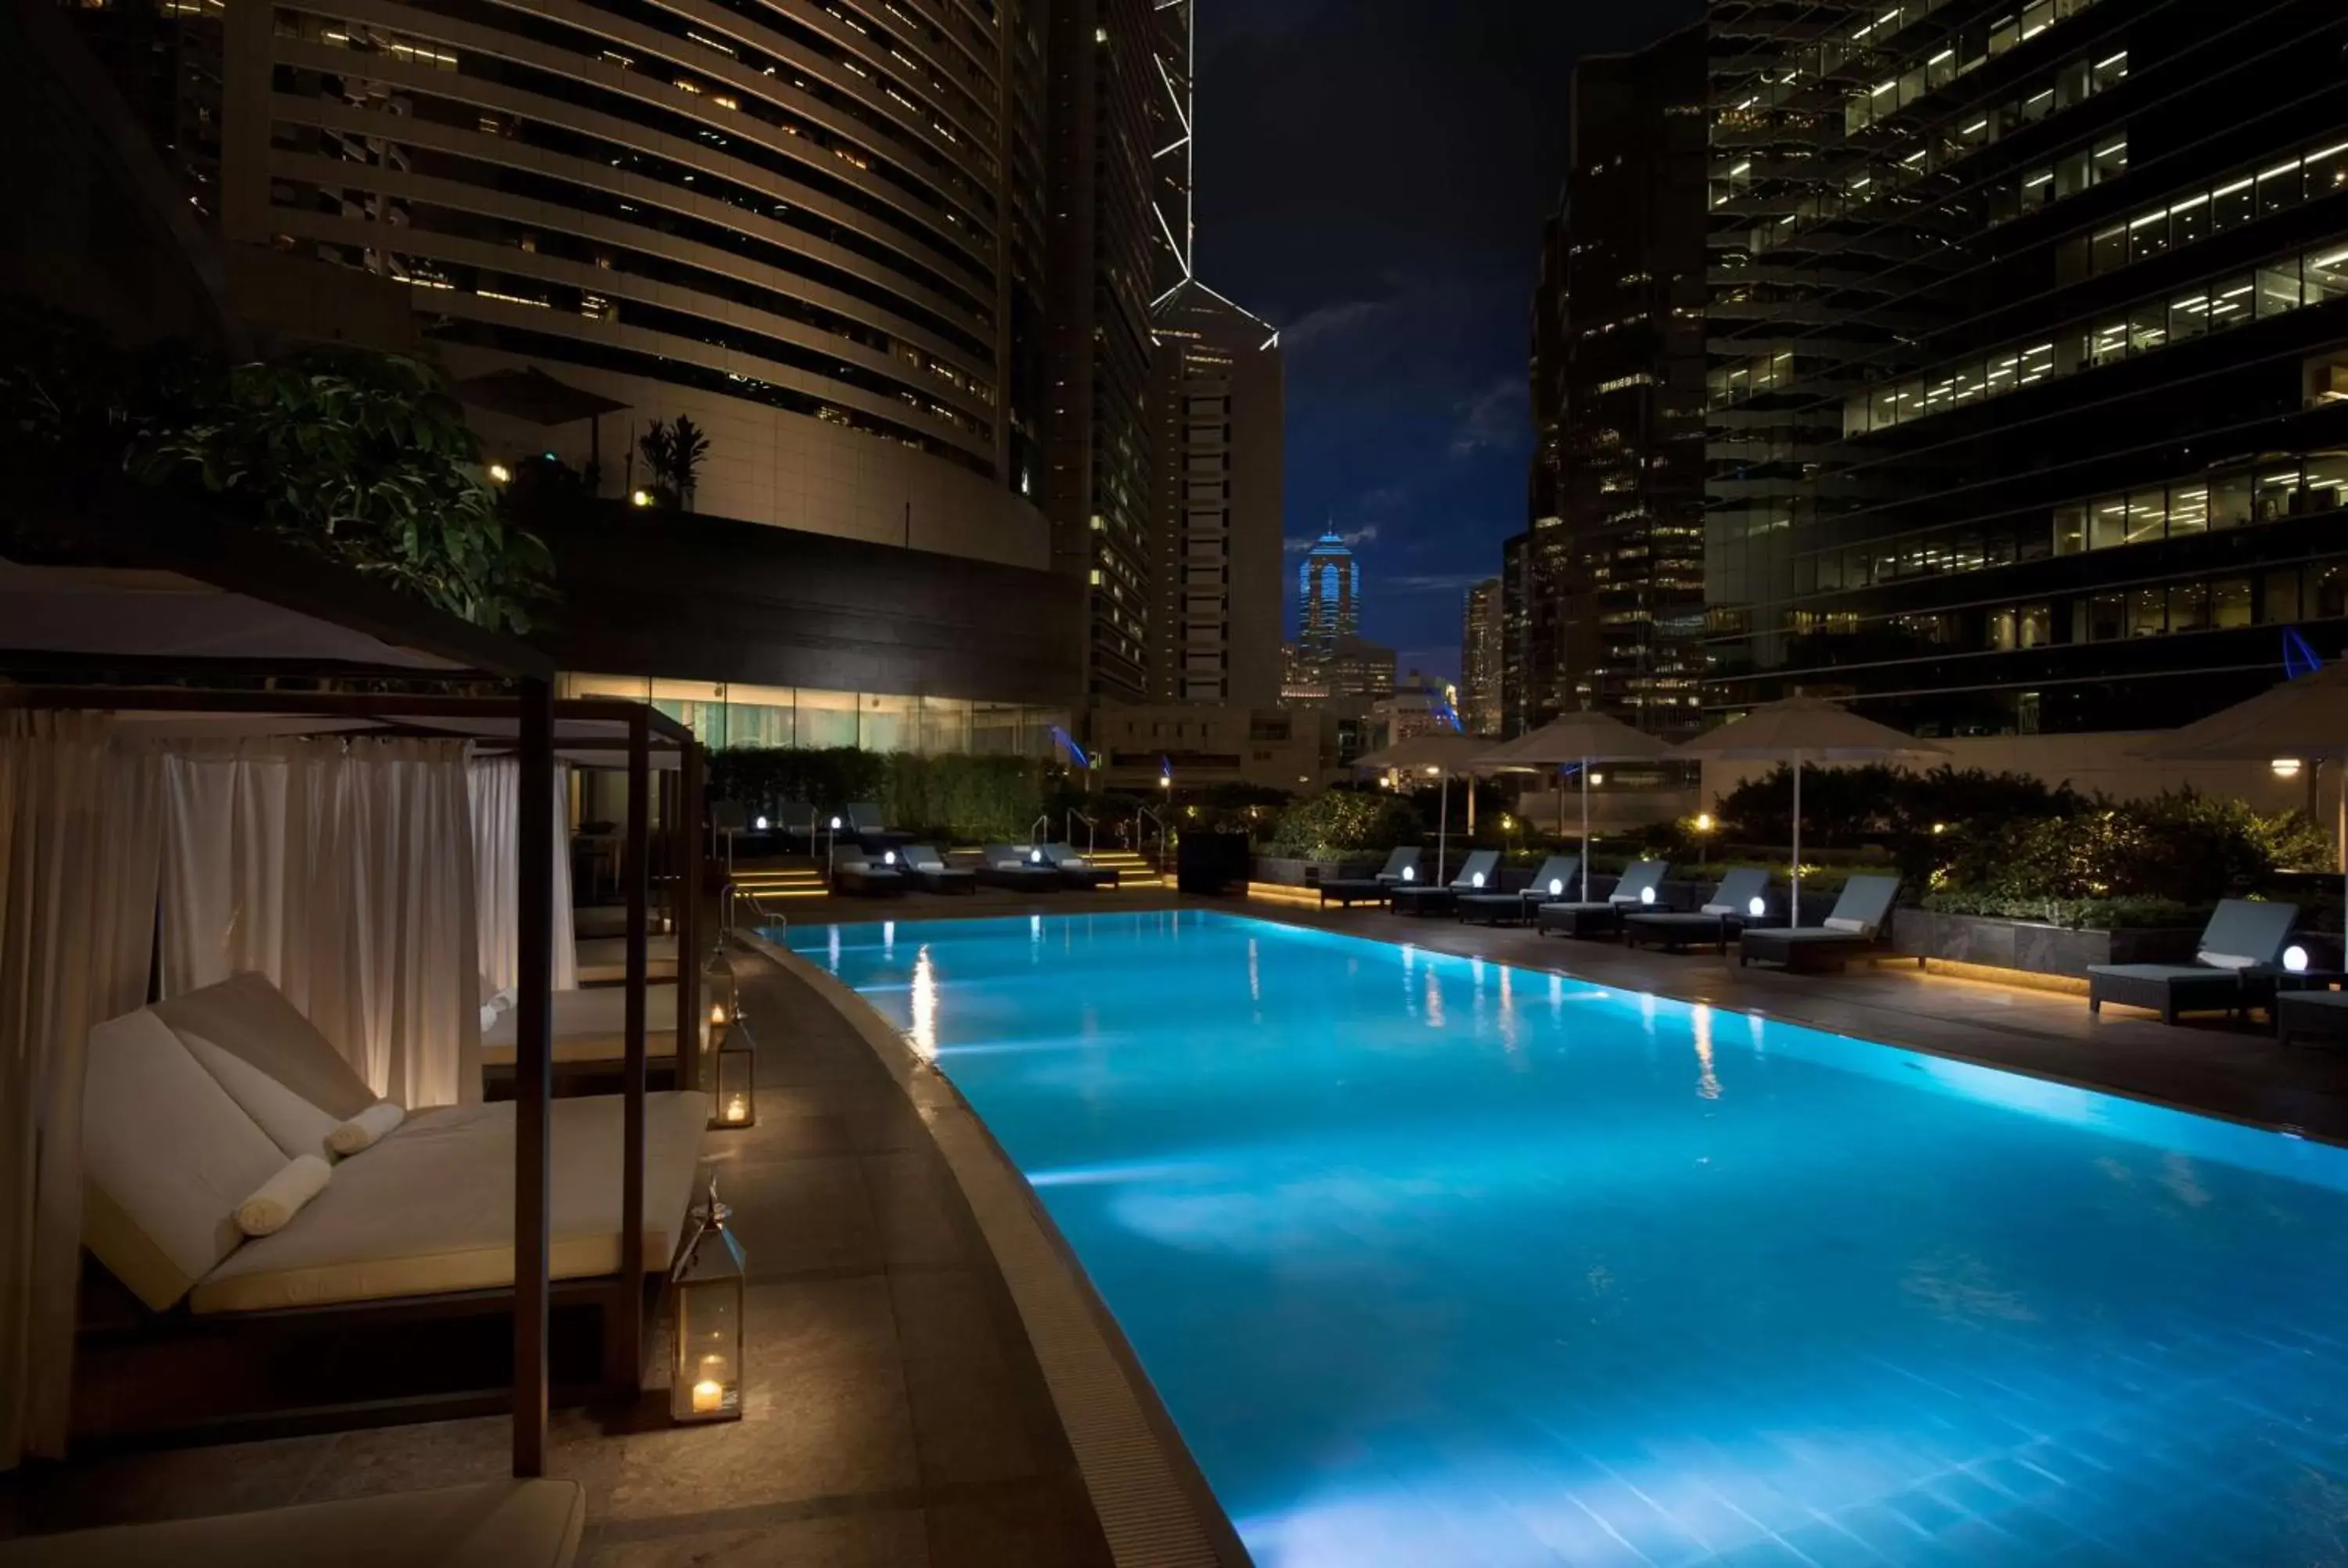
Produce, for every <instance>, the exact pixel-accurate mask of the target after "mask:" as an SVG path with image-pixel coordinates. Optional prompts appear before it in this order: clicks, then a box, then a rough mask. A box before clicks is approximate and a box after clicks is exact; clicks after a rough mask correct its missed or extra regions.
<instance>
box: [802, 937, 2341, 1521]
mask: <svg viewBox="0 0 2348 1568" xmlns="http://www.w3.org/2000/svg"><path fill="white" fill-rule="evenodd" d="M788 940H789V941H790V943H791V945H792V946H793V947H794V948H798V950H799V951H800V952H802V953H804V954H806V955H808V957H809V958H813V959H815V960H816V961H817V962H819V963H821V964H826V965H829V967H830V968H832V969H833V970H834V971H835V972H836V973H838V974H839V976H840V977H841V978H843V979H846V980H847V981H848V982H849V983H850V984H851V985H853V986H854V987H855V988H856V989H858V990H860V992H862V993H863V995H864V996H865V997H866V999H868V1000H870V1002H871V1003H872V1004H873V1005H874V1006H875V1007H877V1008H878V1009H880V1012H881V1013H882V1014H883V1015H884V1016H886V1017H887V1018H888V1019H890V1020H891V1022H893V1023H894V1024H896V1025H897V1026H898V1027H899V1028H901V1029H902V1030H906V1031H907V1033H908V1034H909V1036H910V1037H911V1039H912V1040H913V1041H914V1043H915V1045H916V1047H917V1048H918V1049H920V1050H923V1051H924V1052H928V1053H931V1054H933V1055H934V1056H935V1058H936V1060H937V1061H938V1062H939V1064H940V1065H941V1066H942V1068H943V1070H944V1071H946V1072H947V1073H948V1074H949V1075H950V1076H951V1077H952V1078H953V1081H954V1082H955V1084H956V1085H958V1086H959V1088H960V1089H961V1091H962V1092H963V1094H964V1095H965V1096H966V1097H967V1098H968V1099H969V1101H970V1102H971V1103H972V1105H973V1106H974V1107H975V1108H976V1110H977V1111H978V1112H979V1113H980V1114H981V1115H982V1116H983V1117H984V1118H985V1120H986V1122H987V1124H988V1125H989V1126H990V1127H991V1128H992V1129H993V1131H994V1134H995V1136H996V1137H997V1138H998V1139H999V1140H1000V1141H1001V1143H1003V1145H1004V1148H1005V1149H1006V1150H1007V1151H1009V1153H1010V1154H1011V1156H1012V1158H1013V1159H1014V1160H1015V1161H1016V1162H1017V1163H1018V1164H1019V1165H1020V1167H1021V1168H1022V1169H1023V1170H1024V1171H1025V1172H1026V1173H1027V1175H1028V1178H1029V1180H1031V1181H1032V1182H1033V1183H1034V1184H1035V1187H1036V1189H1037V1191H1038V1192H1039V1193H1040V1194H1041V1195H1042V1197H1043V1199H1044V1201H1045V1204H1046V1205H1047V1206H1048V1208H1049V1209H1050V1211H1051V1214H1052V1216H1053V1218H1054V1220H1055V1221H1056V1222H1057V1224H1058V1225H1059V1227H1060V1229H1061V1231H1062V1232H1063V1233H1064V1234H1065V1235H1066V1237H1067V1239H1068V1242H1069V1243H1070V1245H1073V1246H1074V1248H1075V1249H1076V1254H1077V1255H1078V1257H1079V1258H1081V1259H1082V1261H1083V1263H1084V1266H1085V1267H1086V1270H1087V1271H1088V1272H1089V1274H1090V1275H1091V1276H1092V1279H1093V1281H1094V1283H1095V1285H1096V1286H1097V1288H1098V1289H1099V1291H1100V1293H1101V1295H1102V1296H1103V1298H1104V1299H1105V1300H1106V1301H1107V1304H1108V1306H1109V1308H1110V1310H1111V1311H1112V1312H1114V1313H1115V1315H1116V1317H1117V1321H1118V1323H1119V1324H1120V1325H1121V1326H1122V1327H1123V1328H1124V1330H1125V1332H1126V1335H1127V1337H1128V1338H1129V1340H1130V1341H1131V1343H1132V1345H1133V1348H1134V1349H1135V1351H1136V1353H1137V1354H1138V1356H1139V1357H1140V1358H1141V1362H1142V1364H1143V1366H1144V1367H1145V1368H1147V1370H1148V1374H1149V1377H1150V1378H1151V1379H1152V1380H1153V1381H1154V1383H1155V1384H1156V1386H1157V1388H1158V1390H1159V1394H1160V1396H1161V1397H1162V1398H1163V1399H1164V1401H1165V1404H1166V1406H1167V1408H1168V1409H1169V1411H1170V1412H1171V1414H1172V1416H1173V1418H1174V1419H1175V1421H1176V1423H1177V1424H1178V1425H1179V1427H1180V1429H1181V1431H1182V1434H1183V1436H1184V1438H1185V1439H1186V1440H1188V1441H1189V1445H1190V1447H1191V1450H1192V1451H1193V1452H1194V1453H1195V1454H1196V1455H1197V1457H1198V1460H1199V1462H1200V1465H1201V1466H1202V1467H1203V1469H1204V1470H1205V1471H1206V1474H1207V1478H1208V1480H1209V1481H1210V1482H1211V1484H1212V1485H1213V1487H1214V1489H1215V1491H1216V1494H1217V1496H1218V1497H1219V1498H1220V1500H1221V1501H1222V1502H1223V1504H1224V1506H1225V1508H1226V1509H1227V1510H1228V1511H1229V1512H1230V1513H1231V1517H1232V1519H1233V1520H1234V1521H1235V1522H1236V1523H1237V1524H1238V1526H1239V1528H1240V1530H1241V1534H1242V1535H1243V1536H1244V1537H1245V1539H1246V1541H1247V1543H1248V1546H1249V1548H1250V1549H1251V1552H1252V1553H1253V1554H1254V1556H1255V1558H1256V1561H1257V1562H1258V1563H1260V1564H1262V1568H1385V1565H1388V1564H1394V1565H1408V1568H1471V1565H1473V1568H1482V1565H1494V1568H1515V1565H1518V1564H1534V1563H1541V1564H1548V1563H1574V1564H1608V1565H1611V1564H1616V1563H1712V1562H1726V1563H1739V1564H1743V1563H1780V1564H1783V1563H1801V1562H1809V1563H1820V1564H1843V1563H1885V1562H1889V1563H1949V1564H1958V1563H2129V1564H2136V1565H2143V1564H2171V1563H2179V1564H2181V1563H2258V1564H2269V1563H2271V1564H2306V1563H2348V1354H2343V1330H2342V1319H2343V1313H2348V1153H2343V1152H2342V1151H2339V1150H2335V1149H2332V1148H2328V1147H2325V1146H2322V1145H2318V1144H2313V1143H2304V1142H2301V1141H2298V1140H2293V1139H2289V1138H2284V1137H2281V1136H2277V1135H2274V1134H2271V1133H2265V1132H2256V1131H2253V1130H2250V1129H2246V1128H2241V1127H2237V1126H2233V1125H2230V1124H2227V1123H2222V1122H2209V1121H2205V1120H2202V1119H2200V1118H2197V1117H2192V1116H2186V1115H2182V1114H2178V1113H2176V1112H2167V1111H2162V1110H2159V1109H2157V1108H2153V1107H2149V1106H2145V1105H2140V1104H2137V1103H2134V1102H2127V1101H2122V1100H2115V1099H2111V1098H2108V1097H2106V1096H2102V1095H2096V1094H2090V1093H2085V1092H2083V1091H2076V1090H2071V1089H2065V1088H2062V1087H2058V1086H2055V1085H2050V1084H2047V1083H2044V1082H2040V1081H2035V1080H2031V1079H2025V1078H2019V1077H2015V1076H2013V1075H2010V1074H2005V1073H1999V1072H1993V1071H1985V1070H1982V1069H1977V1068H1972V1067H1967V1066H1963V1065H1961V1064H1957V1063H1952V1062H1948V1061H1941V1060H1938V1059H1935V1058H1931V1057H1924V1056H1918V1055H1914V1054H1911V1053H1909V1052H1905V1051H1900V1050H1893V1049H1891V1048H1889V1047H1886V1046H1880V1045H1874V1044H1870V1043H1867V1042H1863V1041H1858V1040H1846V1039H1841V1038H1838V1037H1836V1036H1831V1035H1825V1034H1820V1033H1817V1032H1815V1031H1812V1030H1803V1029H1798V1028H1795V1027H1792V1026H1789V1025H1786V1024H1781V1023H1768V1024H1766V1025H1765V1024H1763V1023H1761V1022H1758V1021H1756V1020H1753V1019H1750V1018H1748V1017H1746V1016H1745V1015H1742V1014H1737V1013H1730V1012H1721V1011H1713V1010H1710V1009H1704V1008H1700V1007H1691V1006H1687V1005H1684V1004H1682V1003H1678V1002H1673V1001H1668V1000H1663V999H1656V998H1653V997H1648V996H1643V995H1638V994H1635V993H1627V992H1621V991H1612V990H1607V989H1601V988H1598V987H1595V986H1591V985H1588V984H1586V983H1583V982H1580V981H1576V980H1571V979H1560V978H1558V977H1555V976H1551V975H1549V974H1545V973H1540V972H1535V971H1529V970H1521V969H1518V970H1512V969H1509V968H1503V967H1501V966H1499V965H1497V964H1490V963H1483V962H1478V961H1475V960H1470V959H1464V958H1447V957H1441V956H1436V955H1430V954H1427V953H1425V952H1418V951H1414V950H1412V949H1409V948H1397V947H1393V946H1389V945H1386V944H1383V943H1375V942H1365V941H1357V940H1354V939H1352V938H1344V937H1337V936H1330V935H1324V934H1321V933H1316V932H1307V931H1302V930H1297V929H1294V928H1291V927H1282V926H1277V925H1271V924H1267V923H1263V922H1259V921H1253V920H1245V919H1239V918H1233V917H1226V916H1221V915H1216V914H1207V913H1200V912H1197V911H1186V912H1181V913H1166V914H1128V915H1096V916H1084V917H1073V918H1059V919H1041V920H1033V921H1031V920H1030V919H1028V918H1026V917H1017V918H1014V919H1007V920H1004V919H997V920H973V921H953V922H942V923H941V922H924V923H920V924H911V923H908V924H901V925H897V926H894V927H883V926H877V925H875V926H850V927H829V928H827V927H808V928H801V929H795V930H793V931H792V932H791V933H790V934H789V938H788ZM1821 983H1827V984H1831V983H1832V982H1831V981H1826V982H1821ZM2098 1049H2119V1048H2117V1047H2108V1048H2098ZM2213 1049H2218V1047H2214V1046H2213Z"/></svg>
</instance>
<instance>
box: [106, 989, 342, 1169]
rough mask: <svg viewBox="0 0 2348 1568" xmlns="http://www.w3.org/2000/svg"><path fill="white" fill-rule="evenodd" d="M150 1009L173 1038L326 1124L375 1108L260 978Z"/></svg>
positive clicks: (336, 1054)
mask: <svg viewBox="0 0 2348 1568" xmlns="http://www.w3.org/2000/svg"><path fill="white" fill-rule="evenodd" d="M149 1011H151V1012H153V1013H154V1014H155V1016H156V1017H158V1018H160V1019H161V1020H163V1021H164V1022H165V1023H167V1024H169V1025H170V1026H171V1028H172V1030H175V1031H176V1032H178V1033H180V1034H181V1035H189V1034H196V1035H201V1036H202V1037H203V1038H204V1039H205V1040H210V1041H211V1043H212V1044H214V1045H216V1046H218V1047H220V1048H221V1050H225V1051H227V1052H228V1053H229V1054H230V1055H231V1056H234V1057H237V1058H240V1059H241V1060H242V1061H245V1062H247V1063H248V1064H250V1065H251V1066H253V1067H255V1068H258V1069H259V1070H260V1071H262V1072H263V1074H264V1075H265V1076H267V1077H269V1078H272V1079H273V1080H275V1081H277V1082H278V1083H280V1084H283V1086H284V1087H285V1088H286V1089H288V1090H291V1091H293V1093H294V1094H296V1095H298V1096H299V1097H301V1098H302V1099H304V1100H306V1101H308V1102H310V1103H311V1104H313V1105H314V1106H316V1107H317V1108H318V1109H319V1110H320V1111H323V1112H325V1113H326V1117H327V1119H328V1121H329V1122H345V1121H348V1120H349V1119H350V1118H351V1117H354V1116H355V1115H357V1114H358V1113H359V1112H362V1111H364V1110H366V1108H367V1107H368V1106H370V1105H372V1104H374V1103H375V1100H376V1096H375V1091H373V1090H372V1089H369V1088H368V1087H367V1085H366V1079H364V1078H361V1077H360V1076H359V1074H358V1070H357V1069H356V1068H354V1067H353V1066H352V1065H351V1064H350V1062H349V1061H347V1060H345V1058H344V1056H343V1053H342V1052H341V1051H339V1050H335V1047H334V1043H333V1042H332V1041H330V1040H327V1039H326V1037H325V1036H324V1035H323V1034H320V1033H319V1032H318V1030H317V1026H316V1025H314V1024H313V1023H312V1022H311V1021H310V1020H308V1019H306V1018H304V1017H303V1016H302V1010H301V1009H299V1008H297V1007H295V1006H294V1005H293V1003H292V1002H290V1001H287V1000H286V999H285V998H284V996H283V993H282V992H280V991H279V990H278V989H277V988H276V987H275V986H273V985H271V984H270V983H269V979H268V977H267V976H265V975H260V974H255V973H252V972H251V971H247V972H246V973H243V974H240V975H231V976H230V977H229V978H228V979H224V980H222V981H221V982H220V983H219V984H217V985H211V986H206V987H204V988H203V989H201V990H193V991H190V992H188V993H187V994H186V995H185V996H178V997H172V998H171V999H169V1000H167V1001H160V1002H157V1003H156V1004H155V1005H154V1006H153V1007H152V1008H151V1009H149ZM303 1152H304V1151H302V1150H298V1149H289V1150H287V1151H286V1153H289V1154H293V1153H303Z"/></svg>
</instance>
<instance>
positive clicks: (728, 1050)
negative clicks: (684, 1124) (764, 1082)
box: [709, 1013, 758, 1132]
mask: <svg viewBox="0 0 2348 1568" xmlns="http://www.w3.org/2000/svg"><path fill="white" fill-rule="evenodd" d="M714 1065H715V1067H716V1071H715V1072H713V1073H711V1074H710V1079H709V1085H710V1088H709V1130H710V1131H711V1132H740V1131H741V1130H742V1129H743V1128H745V1127H756V1126H757V1124H758V1085H757V1076H758V1074H757V1065H758V1042H757V1040H754V1039H753V1038H751V1034H750V1026H749V1023H748V1022H747V1020H744V1019H743V1018H742V1017H741V1016H740V1015H739V1014H738V1013H737V1014H736V1016H735V1019H734V1021H733V1022H732V1023H729V1024H727V1025H726V1028H725V1029H724V1030H721V1031H720V1032H719V1034H718V1037H717V1054H716V1062H715V1063H714Z"/></svg>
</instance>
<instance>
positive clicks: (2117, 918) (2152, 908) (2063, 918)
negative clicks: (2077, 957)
mask: <svg viewBox="0 0 2348 1568" xmlns="http://www.w3.org/2000/svg"><path fill="white" fill-rule="evenodd" d="M1922 902H1923V907H1925V908H1926V909H1928V910H1931V912H1932V913H1934V914H1939V915H1978V916H1986V917H1990V918H1993V919H1999V920H2030V921H2035V922H2037V923H2038V924H2040V925H2045V926H2061V927H2065V929H2067V930H2075V931H2119V930H2145V929H2149V928H2154V927H2192V926H2199V925H2200V924H2201V923H2202V921H2203V920H2204V919H2205V918H2207V917H2208V914H2209V907H2208V906H2207V905H2204V906H2201V907H2199V908H2197V907H2194V906H2193V905H2190V904H2188V903H2185V902H2184V901H2183V900H2181V899H2177V898H2152V897H2127V898H2034V897H2013V896H2010V895H2006V894H2001V893H1983V892H1970V891H1950V890H1943V891H1941V892H1937V893H1929V894H1926V895H1925V896H1924V898H1923V900H1922Z"/></svg>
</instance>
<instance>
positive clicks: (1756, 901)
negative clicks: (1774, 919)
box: [1745, 893, 1769, 920]
mask: <svg viewBox="0 0 2348 1568" xmlns="http://www.w3.org/2000/svg"><path fill="white" fill-rule="evenodd" d="M1745 912H1746V914H1748V915H1750V916H1752V917H1754V918H1755V919H1756V920H1758V919H1759V918H1761V917H1762V916H1764V915H1766V914H1767V913H1768V912H1769V901H1768V900H1767V899H1766V898H1764V897H1761V896H1760V895H1759V894H1757V893H1756V894H1755V895H1754V896H1753V901H1752V902H1751V903H1749V904H1747V905H1746V906H1745Z"/></svg>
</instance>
